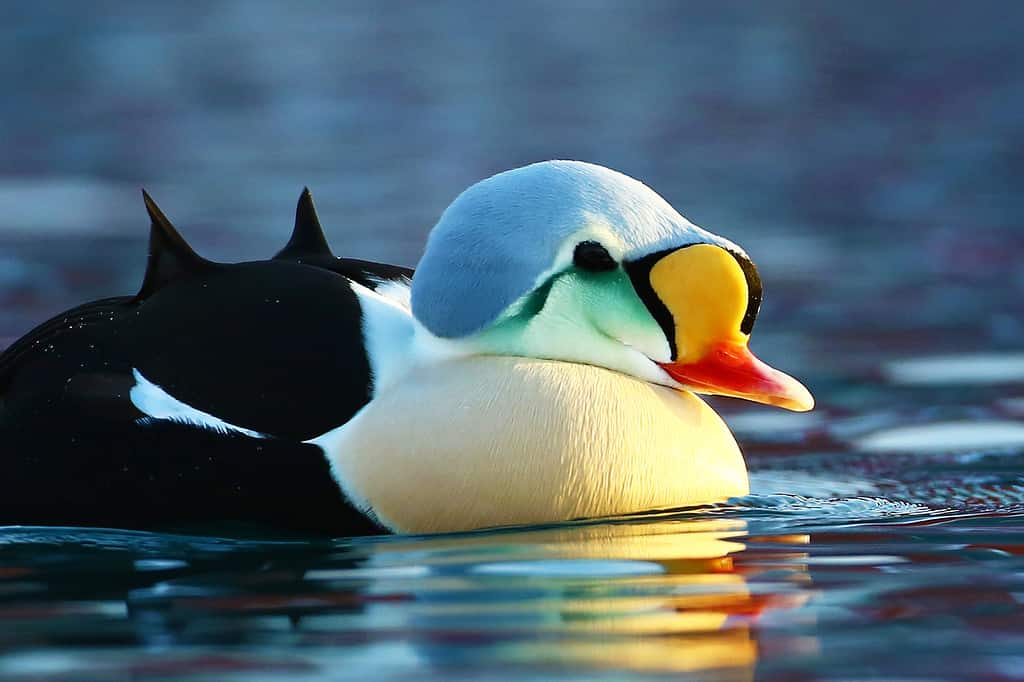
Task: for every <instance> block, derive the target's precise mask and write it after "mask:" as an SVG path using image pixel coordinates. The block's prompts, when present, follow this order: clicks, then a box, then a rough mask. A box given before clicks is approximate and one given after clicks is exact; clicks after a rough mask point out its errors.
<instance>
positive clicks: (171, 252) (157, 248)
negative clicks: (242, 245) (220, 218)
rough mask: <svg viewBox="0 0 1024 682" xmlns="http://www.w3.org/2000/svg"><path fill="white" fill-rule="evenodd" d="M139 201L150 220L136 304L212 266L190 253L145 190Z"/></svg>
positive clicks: (190, 250)
mask: <svg viewBox="0 0 1024 682" xmlns="http://www.w3.org/2000/svg"><path fill="white" fill-rule="evenodd" d="M142 200H143V201H144V202H145V203H146V212H147V213H149V220H150V228H149V261H148V262H147V263H146V275H145V277H143V279H142V288H141V289H139V293H138V294H137V295H136V296H135V300H137V301H141V300H143V299H146V298H148V297H149V296H151V295H153V294H154V293H155V292H157V291H159V290H160V289H162V288H163V287H165V286H167V285H168V284H170V283H171V282H173V281H175V280H177V279H180V278H182V277H186V276H189V275H193V274H195V273H197V272H202V271H204V270H208V269H209V268H211V267H212V266H213V263H212V262H210V261H208V260H206V259H205V258H203V257H202V256H200V255H199V254H197V253H196V252H195V251H193V250H192V247H191V246H189V245H188V242H186V241H185V239H184V237H182V236H181V234H179V233H178V231H177V230H176V229H174V225H172V224H171V221H170V220H168V219H167V216H165V215H164V212H163V211H161V210H160V207H159V206H157V205H156V202H155V201H153V197H151V196H149V193H148V192H146V190H142Z"/></svg>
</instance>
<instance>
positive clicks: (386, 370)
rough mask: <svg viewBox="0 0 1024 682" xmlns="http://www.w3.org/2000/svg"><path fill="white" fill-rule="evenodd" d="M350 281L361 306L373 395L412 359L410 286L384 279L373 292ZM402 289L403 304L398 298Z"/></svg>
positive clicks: (412, 329)
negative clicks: (409, 305) (384, 282)
mask: <svg viewBox="0 0 1024 682" xmlns="http://www.w3.org/2000/svg"><path fill="white" fill-rule="evenodd" d="M406 282H408V280H406ZM349 284H350V286H351V287H352V291H353V292H355V294H356V296H358V297H359V307H360V308H361V309H362V316H363V344H364V346H365V347H366V356H367V358H368V359H369V361H370V373H371V375H372V377H373V393H374V395H376V394H377V393H378V392H379V391H380V390H381V389H382V388H383V387H385V386H387V385H389V384H390V383H391V382H393V381H394V380H395V379H396V378H398V377H399V376H401V375H402V374H403V373H404V372H405V371H406V369H407V368H408V365H409V363H410V362H411V359H410V357H409V356H410V351H411V349H412V341H413V332H414V327H413V322H412V315H411V314H410V312H409V307H408V302H409V285H408V284H405V285H402V284H400V283H399V282H387V283H386V284H382V285H381V286H380V288H378V289H377V290H376V291H374V290H373V289H368V288H367V287H364V286H362V285H360V284H358V283H357V282H351V281H350V283H349ZM385 288H387V292H385V291H384V290H385ZM403 291H404V292H405V293H404V296H405V303H402V301H401V300H399V299H400V298H401V295H402V292H403ZM388 292H390V295H389V293H388ZM396 297H397V298H396Z"/></svg>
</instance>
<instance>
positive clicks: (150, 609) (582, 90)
mask: <svg viewBox="0 0 1024 682" xmlns="http://www.w3.org/2000/svg"><path fill="white" fill-rule="evenodd" d="M3 14H4V18H3V21H0V84H2V85H3V92H4V97H3V98H0V124H2V134H0V339H3V340H7V341H9V340H13V339H14V338H17V337H18V336H19V335H20V334H21V333H23V332H24V331H26V330H27V329H28V328H29V327H31V326H32V325H33V324H35V323H37V322H39V321H41V320H43V319H45V318H47V317H49V316H50V315H52V314H54V313H56V312H58V311H59V310H61V309H63V308H67V307H69V306H71V305H74V304H76V303H79V302H81V301H83V300H87V299H91V298H100V297H103V296H109V295H117V294H124V293H129V292H132V291H133V290H135V288H136V287H137V286H138V283H139V281H140V279H141V273H142V270H143V266H144V254H145V236H146V227H147V225H146V220H145V218H144V213H143V211H142V206H141V201H140V200H139V198H138V196H137V193H138V187H139V186H140V185H144V186H146V187H147V188H148V189H149V190H150V192H151V193H152V194H153V195H154V196H155V197H156V198H157V200H158V201H159V202H160V204H161V206H162V207H163V208H164V210H165V211H166V212H167V213H168V214H169V215H170V216H171V217H172V219H174V220H175V222H176V223H177V224H178V226H179V227H180V228H181V230H182V232H183V233H184V234H185V235H186V237H187V238H188V239H189V240H190V241H192V242H193V243H194V245H195V246H196V248H197V249H198V250H199V251H200V252H201V253H202V254H203V255H206V256H208V257H211V258H215V259H222V260H244V259H252V258H263V257H267V256H269V255H270V254H272V253H273V252H274V251H275V250H276V249H278V248H280V247H281V246H282V245H283V243H284V241H285V239H286V236H287V234H288V231H289V227H290V224H291V212H292V210H293V207H294V201H295V199H296V198H297V196H298V193H299V191H300V190H301V188H302V186H303V185H309V186H310V188H311V189H312V190H313V192H314V194H315V196H316V199H317V203H318V206H319V208H320V212H321V217H322V219H323V222H324V225H325V227H326V229H327V231H328V233H329V235H330V237H331V239H332V242H333V245H334V248H335V251H336V252H337V253H339V254H343V255H347V256H354V257H363V258H370V259H378V260H384V261H390V262H397V263H403V264H414V263H415V262H416V259H417V257H418V254H419V253H420V251H421V249H422V245H423V240H424V238H425V235H426V233H427V231H428V230H429V228H430V226H431V225H432V224H433V222H434V221H435V220H436V218H437V216H438V214H439V213H440V211H441V210H443V208H444V206H445V205H446V204H447V203H448V202H449V201H450V200H451V199H452V198H453V197H454V196H455V195H456V194H457V193H458V192H459V191H460V190H461V189H462V188H464V187H465V186H467V185H469V184H470V183H472V182H474V181H476V180H478V179H480V178H482V177H485V176H487V175H489V174H491V173H493V172H496V171H499V170H503V169H506V168H509V167H513V166H517V165H521V164H523V163H527V162H530V161H535V160H539V159H544V158H557V157H563V158H565V157H568V158H580V159H585V160H590V161H595V162H598V163H603V164H606V165H609V166H612V167H615V168H618V169H620V170H623V171H625V172H627V173H629V174H631V175H634V176H637V177H640V178H642V179H643V180H644V181H645V182H647V183H648V184H650V185H651V186H652V187H654V188H655V189H656V190H658V191H659V192H661V193H662V194H663V195H664V196H665V197H666V198H667V199H668V200H669V201H670V202H672V203H673V204H674V205H675V206H677V207H678V208H679V209H680V210H681V211H682V212H683V213H684V214H685V215H687V216H689V217H690V218H692V219H693V220H694V221H695V222H697V223H698V224H701V225H703V226H705V227H707V228H709V229H711V230H713V231H715V232H719V233H721V234H724V235H726V236H728V237H730V238H733V239H734V240H736V241H738V242H739V243H740V244H742V245H743V246H744V247H745V248H746V249H747V251H748V252H749V253H750V254H751V256H752V257H753V259H754V260H755V261H756V262H757V263H758V265H759V268H760V270H761V274H762V277H763V279H764V281H765V296H766V299H765V304H764V307H763V309H762V314H761V317H760V319H759V321H758V325H757V328H756V329H755V331H754V336H753V342H752V346H753V348H754V349H755V350H756V352H757V353H758V355H760V356H761V357H763V358H764V359H765V360H767V361H768V362H770V363H771V364H773V365H776V366H778V367H780V368H782V369H784V370H786V371H787V372H790V373H792V374H793V375H795V376H797V377H799V378H800V379H801V380H803V381H805V383H807V385H808V386H809V387H810V388H811V389H812V390H813V392H814V393H815V396H816V397H817V399H818V404H819V407H818V409H817V410H815V411H814V412H812V413H809V414H792V413H785V412H780V411H776V410H772V409H769V408H762V407H757V406H751V405H747V404H743V403H738V402H734V401H725V400H721V401H717V402H715V403H714V404H715V407H716V409H718V410H719V411H720V412H721V413H722V414H723V415H724V416H725V417H726V419H727V421H728V422H729V423H730V425H731V426H732V427H733V429H734V431H735V432H736V434H737V437H738V439H739V441H740V442H741V445H742V447H743V449H744V452H745V454H746V457H747V461H748V464H749V467H750V470H751V480H752V488H753V494H752V495H751V496H749V497H747V498H743V499H739V500H732V501H730V502H729V503H728V504H722V505H719V506H715V507H710V508H702V509H689V510H665V511H663V512H659V513H657V514H649V515H645V516H639V517H634V518H624V519H615V520H607V521H599V522H588V523H578V524H570V525H566V526H560V527H552V528H541V529H518V530H508V531H491V532H481V533H473V534H465V535H454V536H443V537H413V538H409V537H391V538H369V539H359V540H349V539H345V538H338V539H335V540H332V541H306V540H302V539H296V538H286V539H280V538H278V539H274V538H268V537H266V536H258V537H252V535H251V534H250V535H248V536H244V537H243V536H241V534H240V531H239V530H238V529H223V528H204V529H196V531H195V534H194V535H190V536H183V535H154V534H146V533H133V532H124V531H110V530H81V529H67V528H62V529H31V528H7V529H0V679H5V680H8V679H9V680H19V681H22V680H24V681H32V682H42V681H44V680H45V681H60V682H64V681H66V680H68V681H78V680H120V679H141V678H157V679H175V680H177V679H181V680H224V679H246V680H250V679H251V680H302V679H331V680H343V679H352V680H364V679H371V678H372V679H408V680H421V679H431V678H432V679H439V680H461V679H467V680H468V679H474V680H477V679H495V680H499V679H537V680H550V679H579V680H593V679H636V678H644V677H649V678H658V679H660V678H669V679H679V678H681V677H682V678H692V677H698V678H699V677H706V678H713V679H721V678H724V679H744V680H745V679H752V678H753V679H762V680H792V679H798V680H802V679H806V680H812V679H838V680H859V679H879V680H893V679H913V680H925V679H927V680H933V679H984V680H1011V679H1024V350H1022V344H1021V339H1022V338H1024V306H1022V303H1021V301H1022V300H1024V269H1022V268H1021V267H1020V263H1021V262H1024V229H1022V226H1021V218H1020V216H1021V215H1024V193H1022V192H1021V191H1020V189H1021V183H1020V178H1022V177H1024V154H1022V153H1021V150H1022V149H1024V116H1022V115H1021V114H1022V110H1024V67H1022V66H1021V65H1024V43H1022V42H1021V40H1020V38H1019V36H1020V34H1021V29H1022V28H1024V21H1022V19H1024V16H1022V14H1024V12H1022V11H1021V6H1020V5H1019V4H1017V3H1010V2H1002V3H999V2H971V3H945V2H927V3H925V2H901V3H891V4H881V3H868V4H867V5H865V4H864V3H848V2H842V3H840V2H819V3H802V2H778V3H770V4H754V3H739V2H736V3H733V2H725V3H706V4H697V3H670V2H653V1H652V2H643V3H639V2H629V1H628V0H622V1H619V2H616V1H612V0H600V1H598V0H594V1H592V2H572V3H557V4H547V3H543V2H523V3H515V4H514V6H512V5H510V6H508V7H504V8H499V7H497V6H495V5H492V4H490V3H469V2H466V3H455V2H443V3H429V4H411V3H400V2H395V3H346V4H344V5H334V4H326V3H325V4H319V3H308V4H307V3H303V4H298V3H288V4H283V3H282V4H278V5H272V4H269V3H266V4H254V3H241V2H227V1H223V2H211V3H203V4H202V5H198V4H190V3H182V4H180V5H179V4H173V3H163V4H161V5H156V4H153V5H149V6H139V5H137V4H134V3H133V4H121V3H117V2H101V3H65V4H62V3H45V4H44V3H35V4H23V5H19V6H13V5H12V6H10V7H5V8H4V11H3ZM0 342H2V341H0Z"/></svg>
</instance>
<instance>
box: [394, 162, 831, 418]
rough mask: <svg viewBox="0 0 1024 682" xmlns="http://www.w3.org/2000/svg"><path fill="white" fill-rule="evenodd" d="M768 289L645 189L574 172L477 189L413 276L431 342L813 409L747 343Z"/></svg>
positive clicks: (494, 180)
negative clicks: (557, 361) (572, 365)
mask: <svg viewBox="0 0 1024 682" xmlns="http://www.w3.org/2000/svg"><path fill="white" fill-rule="evenodd" d="M761 293H762V290H761V280H760V277H759V276H758V273H757V268H756V267H755V266H754V264H753V263H752V262H751V260H750V258H749V257H748V256H747V255H746V253H745V252H744V251H743V250H742V249H740V248H739V247H738V246H736V245H735V244H733V243H732V242H730V241H728V240H726V239H723V238H722V237H719V236H717V235H714V234H712V233H710V232H708V231H706V230H703V229H701V228H700V227H697V226H696V225H694V224H692V223H691V222H689V221H688V220H686V218H684V217H683V216H681V215H680V214H679V213H678V212H676V210H675V209H673V208H672V207H671V206H670V205H669V204H668V202H666V201H665V200H664V199H663V198H662V197H661V196H659V195H658V194H657V193H655V192H654V191H653V190H651V189H650V188H649V187H647V186H646V185H644V184H643V183H641V182H639V181H637V180H635V179H633V178H630V177H628V176H626V175H623V174H621V173H618V172H616V171H613V170H610V169H608V168H604V167H602V166H597V165H593V164H588V163H582V162H576V161H547V162H543V163H537V164H533V165H530V166H526V167H524V168H518V169H515V170H511V171H507V172H504V173H499V174H498V175H495V176H493V177H491V178H488V179H486V180H483V181H482V182H479V183H477V184H475V185H473V186H472V187H470V188H469V189H467V190H466V191H464V192H463V193H462V194H461V195H459V197H458V198H456V200H455V201H454V202H453V203H452V204H451V205H450V206H449V207H448V209H447V210H445V212H444V214H443V215H442V216H441V219H440V221H439V222H438V224H437V225H436V226H435V227H434V229H433V231H432V232H431V234H430V237H429V239H428V242H427V248H426V251H425V253H424V256H423V258H422V260H421V261H420V263H419V266H418V267H417V269H416V274H415V277H414V278H413V285H412V311H413V315H414V317H415V318H416V320H417V321H418V323H419V325H420V326H421V328H422V330H423V331H424V332H425V333H426V336H428V337H430V338H432V339H435V340H437V341H439V342H440V343H441V344H443V345H445V346H447V347H450V348H457V349H459V350H458V352H461V353H467V354H484V355H486V354H490V355H513V356H522V357H532V358H542V359H549V360H562V361H567V362H575V363H582V364H589V365H595V366H599V367H604V368H607V369H611V370H615V371H618V372H622V373H625V374H629V375H632V376H634V377H636V378H639V379H642V380H644V381H648V382H652V383H656V384H662V385H666V386H670V387H673V388H676V389H682V390H689V391H693V392H697V393H707V394H717V395H728V396H735V397H740V398H745V399H747V400H753V401H756V402H761V403H767V404H771V405H778V406H780V407H785V408H787V409H791V410H798V411H803V410H809V409H811V408H812V407H813V405H814V400H813V398H812V397H811V394H810V393H809V392H808V390H807V389H806V388H805V387H804V386H803V385H801V384H800V383H799V382H798V381H796V380H795V379H793V378H792V377H790V376H788V375H786V374H784V373H782V372H780V371H778V370H776V369H773V368H771V367H769V366H768V365H766V364H765V363H763V362H761V361H760V360H759V359H757V358H756V357H755V356H754V355H753V353H751V352H750V350H749V348H748V346H747V344H748V341H749V339H750V333H751V331H752V329H753V326H754V322H755V320H756V317H757V312H758V308H759V306H760V303H761Z"/></svg>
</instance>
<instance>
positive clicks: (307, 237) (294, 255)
mask: <svg viewBox="0 0 1024 682" xmlns="http://www.w3.org/2000/svg"><path fill="white" fill-rule="evenodd" d="M309 256H327V257H329V258H333V257H334V254H333V253H331V247H330V246H328V244H327V237H326V236H325V235H324V229H323V228H322V227H320V218H318V217H317V215H316V206H315V205H314V204H313V195H312V194H310V193H309V188H308V187H305V188H303V190H302V194H301V195H299V204H298V206H296V207H295V229H294V230H292V238H291V239H289V240H288V243H287V244H286V245H285V247H284V248H283V249H281V250H280V251H279V252H278V253H277V255H276V256H274V260H280V259H284V260H301V259H302V258H304V257H309Z"/></svg>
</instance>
